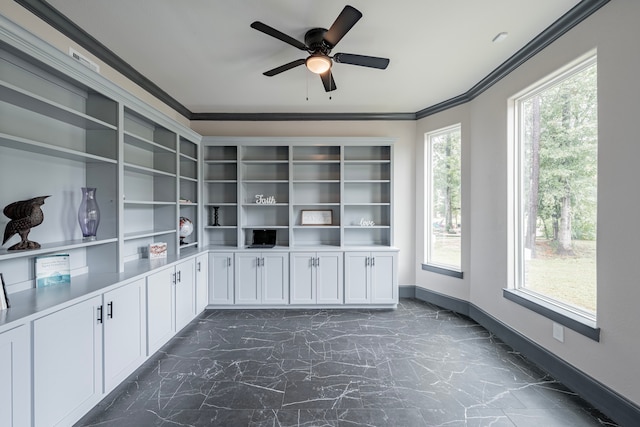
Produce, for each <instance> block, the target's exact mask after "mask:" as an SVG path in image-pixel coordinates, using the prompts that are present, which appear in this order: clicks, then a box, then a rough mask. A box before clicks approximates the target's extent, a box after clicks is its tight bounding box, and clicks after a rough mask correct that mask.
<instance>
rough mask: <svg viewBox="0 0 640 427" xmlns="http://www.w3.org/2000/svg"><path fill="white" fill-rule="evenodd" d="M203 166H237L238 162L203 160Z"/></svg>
mask: <svg viewBox="0 0 640 427" xmlns="http://www.w3.org/2000/svg"><path fill="white" fill-rule="evenodd" d="M204 163H205V164H208V165H224V164H227V165H231V164H237V163H238V161H237V160H205V161H204Z"/></svg>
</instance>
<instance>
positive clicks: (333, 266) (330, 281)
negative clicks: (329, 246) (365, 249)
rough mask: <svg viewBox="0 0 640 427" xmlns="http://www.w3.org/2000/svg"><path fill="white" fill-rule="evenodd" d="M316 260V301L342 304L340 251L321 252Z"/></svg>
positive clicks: (342, 281)
mask: <svg viewBox="0 0 640 427" xmlns="http://www.w3.org/2000/svg"><path fill="white" fill-rule="evenodd" d="M316 258H317V261H316V301H317V302H318V304H342V301H343V289H344V272H343V254H342V252H321V253H318V255H317V257H316Z"/></svg>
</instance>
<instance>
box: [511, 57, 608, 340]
mask: <svg viewBox="0 0 640 427" xmlns="http://www.w3.org/2000/svg"><path fill="white" fill-rule="evenodd" d="M593 65H596V66H597V52H596V50H595V49H594V50H592V51H590V52H587V53H586V54H584V55H582V56H581V57H579V58H577V59H576V60H574V61H572V62H570V63H569V64H567V65H565V66H564V67H561V68H560V69H558V70H557V71H556V72H554V73H551V74H549V75H547V76H546V77H544V78H542V79H540V80H539V81H537V82H536V83H534V84H533V85H531V86H529V87H528V88H526V89H525V90H523V91H521V92H519V93H518V94H516V95H514V96H512V97H511V98H510V99H509V107H510V108H509V113H510V115H511V120H510V123H511V129H509V145H510V147H511V153H512V154H511V156H510V160H511V162H512V166H511V167H512V168H513V170H512V173H511V174H510V176H512V181H513V182H512V183H511V189H512V191H511V193H512V195H511V197H512V203H511V209H512V215H511V221H512V224H511V226H510V227H509V231H510V235H511V236H510V240H511V242H510V244H509V247H510V251H509V252H510V259H511V261H510V264H511V273H510V280H509V282H510V283H509V284H508V287H507V288H505V289H503V297H504V298H506V299H508V300H510V301H512V302H515V303H516V304H519V305H522V306H523V307H525V308H528V309H529V310H532V311H534V312H536V313H538V314H541V315H543V316H545V317H547V318H549V319H550V320H552V321H553V322H556V323H559V324H561V325H563V326H565V327H567V328H569V329H572V330H574V331H576V332H578V333H580V334H582V335H584V336H586V337H588V338H591V339H593V340H595V341H599V340H600V328H599V327H598V326H597V311H596V313H595V314H592V313H589V312H587V311H585V310H581V309H579V308H576V307H573V306H571V305H569V304H565V303H563V302H562V301H559V300H556V299H553V298H551V297H548V296H546V295H544V294H540V293H538V292H535V291H532V290H530V289H527V288H526V287H525V286H524V261H525V255H524V252H525V251H524V244H523V239H524V236H523V233H522V229H523V228H522V226H523V221H524V218H523V215H522V210H523V199H522V197H523V193H524V190H523V174H524V167H523V161H524V159H523V158H522V142H521V128H522V120H523V117H522V108H520V106H519V104H520V103H521V102H522V101H524V100H525V99H528V98H530V97H532V96H534V95H536V94H539V93H541V92H544V91H545V90H547V89H549V88H551V87H553V86H555V85H557V84H560V83H561V82H562V81H564V80H566V79H569V78H571V77H572V76H574V75H576V74H578V73H580V72H582V71H584V70H585V69H587V68H589V67H590V66H593ZM596 247H597V241H596ZM596 286H598V285H597V282H596Z"/></svg>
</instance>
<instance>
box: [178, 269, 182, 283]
mask: <svg viewBox="0 0 640 427" xmlns="http://www.w3.org/2000/svg"><path fill="white" fill-rule="evenodd" d="M178 283H182V270H180V271H178Z"/></svg>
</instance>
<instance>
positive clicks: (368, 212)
mask: <svg viewBox="0 0 640 427" xmlns="http://www.w3.org/2000/svg"><path fill="white" fill-rule="evenodd" d="M392 151H393V150H392V141H391V140H388V139H380V138H340V139H337V138H223V137H219V138H218V137H205V138H203V152H204V164H205V165H206V171H205V178H204V185H205V187H204V193H205V194H206V197H207V200H206V202H205V204H204V206H205V209H206V211H207V213H208V215H209V222H208V225H207V226H205V228H204V229H205V233H204V239H205V241H206V242H207V244H208V245H211V246H224V247H240V248H242V247H245V246H246V245H248V244H250V243H251V242H250V239H251V231H252V230H254V229H265V228H269V229H276V230H277V244H278V246H284V247H291V248H314V247H354V248H355V247H360V246H362V247H371V246H392V245H393V233H392V227H391V224H392V223H393V222H392V189H393V187H392V185H391V177H392V176H393V172H392V163H393V162H392ZM213 206H217V207H218V213H219V218H220V221H219V224H220V225H218V226H214V225H213V224H214V219H213V215H212V209H213ZM305 211H324V212H323V214H322V215H323V216H324V217H325V218H326V217H327V216H328V217H330V218H331V221H330V222H329V223H322V224H318V223H309V222H308V221H307V222H305V221H303V214H304V212H305ZM222 218H224V220H222Z"/></svg>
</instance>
